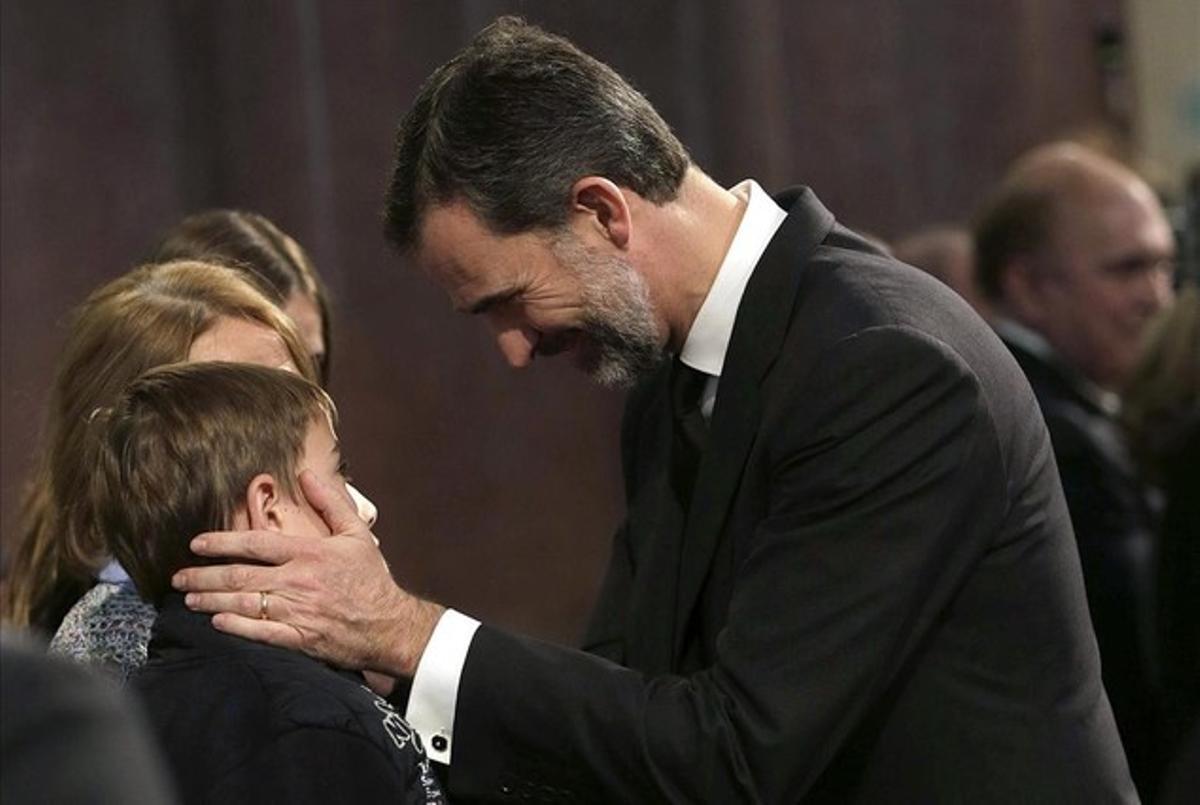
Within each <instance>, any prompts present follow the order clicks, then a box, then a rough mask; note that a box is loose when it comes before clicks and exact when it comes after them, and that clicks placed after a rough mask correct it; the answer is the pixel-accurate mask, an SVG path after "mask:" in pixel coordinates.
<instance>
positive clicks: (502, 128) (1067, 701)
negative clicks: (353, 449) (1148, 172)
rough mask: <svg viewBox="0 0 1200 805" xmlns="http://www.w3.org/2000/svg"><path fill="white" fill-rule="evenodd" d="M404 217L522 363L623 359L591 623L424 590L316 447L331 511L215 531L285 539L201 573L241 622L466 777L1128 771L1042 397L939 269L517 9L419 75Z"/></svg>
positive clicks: (248, 542) (252, 541)
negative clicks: (879, 244)
mask: <svg viewBox="0 0 1200 805" xmlns="http://www.w3.org/2000/svg"><path fill="white" fill-rule="evenodd" d="M388 220H389V233H390V235H391V237H392V239H393V240H394V241H395V242H396V243H397V244H399V245H400V246H401V247H403V248H405V249H408V250H410V251H411V252H412V254H413V255H414V256H415V258H416V260H417V262H418V263H419V264H420V265H421V266H422V267H423V268H424V270H426V271H427V272H428V273H429V274H430V275H431V276H432V277H433V278H434V279H435V280H436V281H437V282H439V284H441V285H442V286H443V287H444V288H445V289H446V291H447V293H448V294H449V296H450V298H451V300H452V302H453V304H454V305H455V306H456V307H458V308H459V309H461V310H464V311H470V312H474V313H478V314H481V315H484V316H486V317H487V318H488V320H489V322H490V323H491V324H492V326H493V327H494V329H495V331H496V336H497V342H498V345H499V347H500V349H501V350H502V352H503V353H504V355H505V356H506V358H507V359H508V361H509V362H510V363H511V364H512V365H514V366H524V365H526V364H528V363H529V362H531V361H533V360H534V359H535V358H536V357H537V356H540V355H552V354H557V353H567V354H570V355H571V356H572V357H573V359H574V360H575V361H576V363H578V364H579V365H580V367H581V368H583V369H585V370H586V371H588V372H589V373H591V374H592V375H593V376H594V377H595V378H596V379H597V380H599V381H601V382H606V383H614V384H628V383H633V382H635V381H636V382H637V387H636V389H635V390H634V392H633V394H632V395H631V398H630V401H629V406H628V410H627V414H626V417H625V421H624V426H623V434H622V448H623V457H624V469H625V477H626V490H627V498H628V516H627V519H626V522H625V523H624V525H623V526H622V527H621V529H620V531H619V532H618V535H617V537H616V540H615V542H614V546H613V555H612V561H611V565H610V567H609V571H608V575H607V579H606V581H605V585H604V589H603V592H602V595H601V599H600V602H599V604H598V606H597V610H596V614H595V616H594V618H593V622H592V624H591V627H590V629H589V635H588V639H587V648H588V649H589V650H588V651H587V652H582V651H574V650H570V649H566V648H561V647H558V646H553V645H548V644H545V643H541V642H538V641H534V640H528V639H525V638H521V637H518V636H514V635H510V634H506V633H504V632H502V631H500V630H497V629H493V628H490V627H488V626H485V625H481V624H479V623H478V622H476V621H474V620H472V619H469V618H467V617H466V616H463V615H461V614H459V613H457V612H454V611H453V610H445V609H443V608H442V607H440V606H437V605H434V604H431V603H429V602H425V601H420V600H418V599H416V598H414V597H413V596H411V595H410V594H408V593H407V592H405V591H404V590H403V589H401V588H399V587H397V586H396V585H395V583H394V582H393V581H392V580H391V578H390V576H389V575H388V573H387V572H386V570H385V569H384V568H383V567H382V565H381V563H380V560H379V555H378V552H377V551H376V549H375V548H374V547H373V545H372V542H371V540H370V539H369V535H368V532H367V530H366V528H365V527H364V526H362V524H358V523H355V522H354V520H353V517H352V516H351V515H350V514H349V512H348V511H347V510H346V508H345V507H344V506H339V505H338V504H337V502H336V500H335V499H334V497H333V496H332V495H330V494H328V493H327V491H326V490H324V489H323V488H322V487H321V485H320V484H318V483H315V482H314V479H312V478H310V477H308V476H303V477H302V478H301V482H302V484H303V488H304V491H305V494H306V495H307V496H308V498H309V500H310V502H312V503H313V505H314V506H315V507H316V508H317V509H318V510H319V511H321V512H323V513H324V514H325V516H326V517H327V518H328V519H329V522H330V526H331V528H332V530H333V531H334V533H335V535H336V536H334V537H331V538H329V539H327V540H325V541H324V542H315V541H305V540H299V539H294V538H288V539H273V538H272V535H269V534H265V533H258V532H250V533H222V534H207V535H202V536H201V537H200V538H198V539H197V540H196V541H195V542H194V544H193V547H194V549H195V550H196V551H197V552H199V553H202V554H205V555H211V556H243V557H250V558H254V559H258V560H261V561H265V562H267V563H269V564H270V565H271V566H265V567H253V566H250V565H233V566H215V567H199V568H191V569H188V570H185V571H183V572H181V573H180V574H179V576H178V577H177V578H176V584H177V586H179V587H180V588H182V589H187V590H192V591H197V592H193V594H192V595H191V596H189V602H190V605H191V606H193V607H194V608H197V609H200V610H203V611H210V612H218V613H220V614H218V616H217V617H216V618H215V623H216V624H217V625H218V627H219V628H222V629H225V630H228V631H231V632H235V633H238V634H241V635H244V636H247V637H251V638H254V639H259V640H266V641H270V642H279V643H282V644H284V645H292V646H299V647H302V648H304V649H305V650H306V651H310V652H313V653H316V654H319V655H320V656H323V657H326V658H328V659H331V660H333V661H335V662H339V663H344V664H350V665H366V666H369V667H372V668H376V669H382V670H386V671H389V672H391V673H393V674H396V675H397V676H401V677H406V678H412V691H411V694H410V698H409V703H408V710H407V714H408V717H409V720H410V721H411V722H412V723H413V725H414V727H416V728H417V729H418V730H419V731H422V733H423V735H424V737H425V739H426V744H427V745H428V746H429V747H430V754H431V756H432V757H434V758H435V759H439V760H441V761H443V762H447V763H448V764H449V768H448V781H449V788H450V793H451V795H452V796H455V797H462V798H466V799H493V798H494V799H504V798H523V799H530V800H535V801H571V802H577V801H606V802H657V801H676V802H686V801H693V802H694V801H709V802H737V801H750V802H795V801H801V800H803V801H809V802H820V801H828V802H850V801H860V802H877V801H889V802H891V801H896V802H937V801H963V802H987V801H991V802H1012V801H1026V802H1030V801H1033V802H1036V801H1043V802H1070V801H1078V802H1120V801H1129V800H1131V799H1132V798H1133V793H1132V787H1131V784H1130V781H1129V778H1128V770H1127V768H1126V765H1125V760H1124V756H1123V754H1122V752H1121V748H1120V744H1119V742H1118V739H1117V736H1116V732H1115V727H1114V725H1113V722H1112V715H1111V712H1110V710H1109V706H1108V702H1107V699H1106V697H1105V695H1104V691H1103V689H1102V687H1101V684H1100V677H1099V665H1098V660H1097V654H1096V648H1095V641H1094V638H1093V636H1092V633H1091V626H1090V623H1089V620H1088V615H1087V610H1086V604H1085V602H1084V595H1083V587H1082V579H1081V577H1080V572H1079V565H1078V558H1077V556H1076V554H1075V551H1074V546H1073V542H1072V539H1071V531H1070V525H1069V523H1068V520H1067V514H1066V508H1065V506H1064V503H1063V499H1062V492H1061V488H1060V486H1059V483H1058V479H1057V475H1056V473H1055V470H1054V466H1053V461H1052V457H1051V455H1050V450H1049V442H1048V440H1047V437H1046V433H1045V429H1044V427H1043V426H1042V424H1041V421H1040V418H1039V417H1038V416H1037V412H1036V404H1035V402H1034V399H1033V396H1032V394H1031V393H1030V391H1029V388H1028V385H1027V384H1026V383H1025V382H1024V380H1023V379H1022V377H1021V375H1020V371H1019V369H1018V368H1017V367H1016V365H1015V364H1014V363H1013V362H1012V360H1011V359H1010V358H1009V356H1008V355H1007V353H1006V352H1005V351H1004V349H1003V346H1002V345H1001V344H1000V343H999V341H998V340H997V339H996V338H995V337H994V335H993V334H992V333H991V331H990V330H989V329H988V328H987V327H986V325H984V324H983V323H982V322H981V321H980V320H979V319H978V317H976V316H975V315H974V314H973V313H972V312H971V311H970V309H969V308H968V307H967V306H966V304H965V303H963V302H962V301H961V300H960V299H958V297H957V296H955V295H954V293H953V292H952V291H950V290H949V289H947V288H945V287H944V286H942V285H941V284H940V283H938V282H937V281H936V280H933V279H932V278H929V277H927V276H925V275H923V274H921V273H920V272H918V271H917V270H915V269H911V268H909V267H907V266H904V265H902V264H900V263H897V262H895V261H893V260H891V259H889V258H887V257H886V256H884V255H882V254H881V253H880V252H878V251H877V250H876V249H874V248H873V247H872V246H871V245H869V244H868V243H867V242H866V241H864V240H863V239H862V238H860V237H858V236H857V235H855V234H854V233H852V232H850V231H848V230H846V229H844V228H843V227H841V226H839V225H838V224H837V223H836V222H835V221H834V218H833V216H832V215H831V214H830V213H829V212H828V211H827V210H826V209H825V208H824V207H823V206H821V204H820V202H819V201H817V199H816V197H815V196H814V195H813V193H812V192H811V191H809V190H807V189H803V188H800V189H797V190H794V191H790V192H788V193H785V194H783V195H781V196H779V197H778V198H776V199H772V198H771V197H770V196H768V195H767V194H766V193H764V192H763V191H762V189H761V188H759V187H758V185H757V184H755V183H754V182H745V183H743V184H741V185H738V186H736V187H734V188H732V189H728V190H727V189H725V188H723V187H721V186H720V185H718V184H716V183H715V182H714V181H713V180H712V179H710V178H709V177H708V176H706V175H705V174H704V173H703V172H701V171H700V170H699V169H698V168H696V167H695V166H694V165H693V164H692V163H691V162H690V160H689V159H688V156H687V153H686V152H685V151H684V149H683V147H682V146H681V145H680V144H679V142H678V141H677V140H676V139H675V137H674V136H673V135H672V134H671V132H670V130H669V129H668V127H667V126H666V124H665V123H663V121H662V120H661V118H660V117H659V116H658V115H657V114H656V113H655V112H654V110H653V108H652V107H651V106H650V105H649V103H648V102H647V101H646V100H645V98H643V97H642V96H640V95H639V94H638V93H637V92H636V91H634V90H633V89H632V88H631V87H629V85H628V84H626V83H625V82H624V81H623V80H622V79H621V78H620V77H619V76H618V75H616V73H614V72H613V71H612V70H611V69H609V68H607V67H606V66H604V65H602V64H600V63H599V62H596V61H595V60H593V59H591V58H590V57H588V56H586V55H585V54H583V53H581V52H580V51H578V50H577V49H576V48H574V47H573V46H572V45H571V44H570V43H568V42H566V41H565V40H563V39H560V38H558V37H554V36H551V35H549V34H546V33H545V32H542V31H540V30H538V29H537V28H533V27H531V26H527V25H524V24H523V23H521V22H519V21H516V20H501V21H499V22H497V23H496V24H494V25H492V26H490V27H489V28H488V29H486V30H485V31H483V32H482V33H481V34H480V35H479V36H478V37H477V38H476V40H475V41H474V42H473V43H472V44H471V45H470V46H469V47H468V48H467V49H466V50H464V51H463V52H462V53H460V54H459V55H458V56H456V57H455V58H454V59H453V60H452V61H450V62H449V63H447V64H446V65H444V66H443V67H442V68H440V69H439V70H438V71H437V72H435V73H434V75H433V76H432V77H431V78H430V79H429V80H428V81H427V83H426V85H425V86H424V88H423V89H422V90H421V93H420V95H419V96H418V98H417V100H416V102H415V103H414V105H413V108H412V110H411V111H410V113H409V115H408V116H407V117H406V118H405V121H404V123H403V124H402V125H401V129H400V134H399V142H398V150H397V163H396V170H395V174H394V178H393V183H392V188H391V191H390V194H389V209H388ZM316 556H320V557H321V560H320V561H321V562H322V565H323V567H324V568H325V571H324V573H325V574H332V578H329V576H328V575H325V576H321V575H320V574H316V573H314V572H313V568H314V567H315V566H314V565H313V564H311V561H312V559H313V558H314V557H316ZM263 589H269V590H272V591H281V593H280V595H279V596H278V598H279V599H280V605H279V607H278V608H275V607H273V608H272V612H271V618H272V620H270V621H262V620H257V619H255V618H254V615H255V613H256V611H257V610H256V607H257V604H256V603H255V602H257V601H258V600H259V597H258V593H257V592H254V591H255V590H263ZM272 600H274V598H273V599H272Z"/></svg>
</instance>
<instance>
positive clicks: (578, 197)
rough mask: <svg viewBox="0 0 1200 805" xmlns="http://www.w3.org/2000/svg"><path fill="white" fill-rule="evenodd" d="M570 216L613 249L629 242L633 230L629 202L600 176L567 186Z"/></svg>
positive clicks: (609, 182) (617, 189) (615, 186)
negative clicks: (609, 244)
mask: <svg viewBox="0 0 1200 805" xmlns="http://www.w3.org/2000/svg"><path fill="white" fill-rule="evenodd" d="M571 213H572V218H573V219H578V218H580V217H582V221H583V223H584V225H586V226H591V227H593V228H595V230H597V231H598V232H599V233H600V234H601V235H602V236H603V237H604V238H605V239H606V240H608V241H609V242H611V243H612V244H613V245H614V246H616V247H617V248H619V249H623V248H625V245H626V244H627V243H628V242H629V237H630V235H631V234H632V228H633V220H632V217H631V215H630V210H629V202H628V200H627V199H626V198H625V193H624V192H622V190H621V188H619V187H617V185H615V184H614V183H613V182H611V181H609V180H608V179H605V178H604V177H603V176H585V177H583V178H582V179H580V180H578V181H577V182H575V184H574V185H572V186H571Z"/></svg>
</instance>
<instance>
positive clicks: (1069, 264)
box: [976, 143, 1175, 797]
mask: <svg viewBox="0 0 1200 805" xmlns="http://www.w3.org/2000/svg"><path fill="white" fill-rule="evenodd" d="M976 238H977V244H978V249H979V263H980V271H981V279H982V281H983V286H984V289H985V291H986V292H987V293H988V295H989V296H990V297H991V299H992V301H993V303H994V305H995V310H996V316H995V317H994V321H995V326H996V330H997V332H998V333H999V334H1000V336H1001V337H1002V338H1003V339H1004V342H1005V344H1006V345H1007V346H1008V348H1009V349H1010V350H1011V351H1012V353H1013V355H1014V357H1015V358H1016V359H1017V362H1018V363H1019V364H1020V365H1021V369H1022V370H1023V371H1024V372H1025V375H1026V376H1027V377H1028V379H1029V382H1030V385H1031V386H1032V387H1033V391H1034V393H1035V394H1036V396H1037V400H1038V403H1039V404H1040V406H1041V410H1042V415H1043V416H1044V417H1045V420H1046V426H1047V428H1048V429H1049V432H1050V440H1051V442H1052V444H1053V446H1054V454H1055V459H1056V461H1057V464H1058V470H1059V475H1060V477H1061V478H1062V484H1063V489H1064V491H1065V493H1066V500H1067V507H1068V509H1069V511H1070V515H1071V520H1072V523H1073V525H1074V530H1075V537H1076V540H1077V542H1078V545H1079V555H1080V558H1081V560H1082V565H1083V576H1084V581H1085V583H1086V588H1087V598H1088V604H1089V606H1090V609H1091V614H1092V620H1093V623H1094V624H1095V629H1096V638H1097V641H1098V643H1099V646H1100V657H1101V660H1102V664H1103V669H1104V686H1105V688H1106V690H1107V692H1108V695H1109V697H1110V699H1111V701H1112V706H1113V712H1114V715H1115V716H1116V720H1117V726H1118V727H1119V729H1120V732H1121V738H1122V741H1123V743H1124V745H1125V749H1126V751H1127V752H1128V754H1129V762H1130V766H1131V768H1132V771H1133V775H1134V780H1135V781H1136V782H1137V783H1138V787H1139V788H1140V789H1141V790H1142V793H1143V794H1144V795H1145V796H1147V797H1149V796H1151V795H1152V794H1153V793H1154V790H1155V787H1156V781H1157V777H1158V775H1159V773H1160V772H1161V770H1162V758H1161V757H1160V754H1161V753H1160V750H1159V746H1158V742H1159V735H1158V732H1159V730H1158V724H1157V722H1158V719H1159V713H1158V712H1157V709H1158V704H1159V699H1160V696H1159V691H1158V684H1157V679H1156V677H1157V674H1156V665H1157V662H1156V660H1157V656H1156V655H1157V651H1156V643H1157V641H1156V634H1155V628H1154V605H1155V595H1154V583H1153V582H1154V575H1155V561H1154V556H1155V548H1156V545H1155V540H1154V530H1155V528H1154V527H1155V516H1154V511H1153V508H1152V506H1151V501H1150V498H1149V497H1148V494H1147V490H1146V488H1145V487H1144V485H1143V483H1142V481H1141V479H1140V478H1139V472H1138V468H1137V466H1136V465H1135V463H1134V461H1133V459H1132V457H1131V455H1130V452H1129V449H1128V446H1127V444H1126V438H1125V434H1124V432H1123V430H1122V428H1121V426H1120V423H1119V422H1118V415H1119V413H1120V408H1121V400H1120V397H1119V396H1118V394H1119V391H1120V390H1121V389H1122V388H1123V387H1124V386H1125V385H1126V383H1127V381H1128V380H1129V378H1130V376H1131V374H1132V372H1133V370H1134V368H1135V366H1136V365H1137V361H1138V358H1139V355H1140V350H1141V347H1142V343H1143V341H1144V336H1145V334H1146V327H1147V325H1148V324H1149V323H1150V320H1151V319H1152V318H1153V317H1154V315H1155V314H1157V313H1158V312H1159V311H1161V310H1162V309H1163V308H1164V306H1166V305H1167V304H1169V302H1170V300H1171V298H1172V296H1173V292H1172V290H1171V273H1172V268H1173V265H1174V253H1175V250H1174V239H1173V236H1172V233H1171V228H1170V225H1169V224H1168V223H1167V219H1166V216H1165V215H1164V214H1163V210H1162V207H1161V206H1160V205H1159V203H1158V200H1157V199H1156V198H1155V196H1154V193H1153V192H1152V191H1151V190H1150V188H1149V187H1148V186H1147V185H1146V183H1145V182H1143V181H1142V180H1141V179H1140V178H1138V177H1137V176H1136V175H1134V174H1133V172H1131V171H1130V170H1128V169H1126V168H1124V167H1122V166H1121V165H1118V164H1117V163H1115V162H1112V161H1111V160H1108V159H1106V158H1104V157H1102V156H1100V155H1099V154H1096V153H1093V152H1091V151H1089V150H1087V149H1085V148H1083V147H1081V146H1078V145H1072V144H1066V143H1057V144H1051V145H1047V146H1042V147H1040V148H1038V149H1035V150H1034V151H1032V152H1030V153H1029V154H1027V155H1025V156H1024V157H1023V158H1021V159H1020V160H1018V161H1017V162H1016V163H1015V164H1014V166H1013V168H1012V169H1011V171H1010V172H1009V174H1008V176H1006V178H1005V179H1004V181H1003V182H1001V184H1000V186H999V187H998V188H997V189H996V191H995V192H994V193H993V195H992V197H991V198H990V199H989V200H988V202H987V203H986V204H985V205H984V209H983V210H982V211H981V213H980V215H979V220H978V223H977V227H976Z"/></svg>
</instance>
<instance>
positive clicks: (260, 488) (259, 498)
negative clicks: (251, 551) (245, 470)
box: [246, 472, 283, 531]
mask: <svg viewBox="0 0 1200 805" xmlns="http://www.w3.org/2000/svg"><path fill="white" fill-rule="evenodd" d="M282 504H283V490H282V489H281V488H280V486H279V483H278V482H277V481H276V480H275V476H273V475H271V474H270V473H266V472H260V473H259V474H258V475H255V476H254V477H253V478H251V479H250V483H249V484H248V485H247V487H246V514H247V515H248V517H249V519H250V528H251V529H255V530H267V531H282V530H283V528H282V525H283V521H282V518H281V511H280V507H281V505H282Z"/></svg>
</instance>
